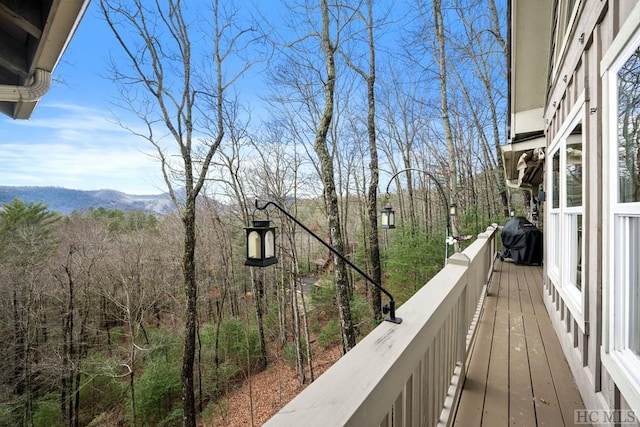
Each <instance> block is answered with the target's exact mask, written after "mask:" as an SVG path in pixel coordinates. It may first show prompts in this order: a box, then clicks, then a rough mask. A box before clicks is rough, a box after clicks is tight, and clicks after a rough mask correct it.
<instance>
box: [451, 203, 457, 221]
mask: <svg viewBox="0 0 640 427" xmlns="http://www.w3.org/2000/svg"><path fill="white" fill-rule="evenodd" d="M456 215H458V205H456V204H455V203H451V204H449V216H450V217H452V218H453V217H455V216H456Z"/></svg>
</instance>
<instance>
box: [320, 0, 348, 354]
mask: <svg viewBox="0 0 640 427" xmlns="http://www.w3.org/2000/svg"><path fill="white" fill-rule="evenodd" d="M320 9H321V14H322V51H323V53H324V58H325V61H326V62H325V67H326V72H327V75H326V78H325V83H324V109H323V111H322V117H321V118H320V123H319V125H318V129H317V130H316V135H315V141H314V149H315V151H316V154H317V155H318V159H319V160H320V170H321V175H322V182H323V184H324V201H325V205H326V209H327V216H328V220H329V230H330V237H331V244H332V245H333V247H334V248H335V249H336V250H337V251H338V252H339V253H341V254H344V240H343V238H342V227H341V225H340V209H339V206H338V195H337V193H336V186H335V182H334V170H333V159H332V157H331V154H330V152H329V150H328V148H327V134H328V132H329V127H330V125H331V121H332V119H333V102H334V93H335V86H336V64H335V51H336V49H335V46H333V43H332V41H331V37H330V34H329V23H330V21H329V5H328V2H327V0H321V1H320ZM333 261H334V265H335V269H334V275H335V279H336V298H337V302H338V311H339V314H340V323H341V325H342V348H343V351H344V352H345V353H346V352H347V351H349V350H351V349H352V348H353V347H354V346H355V345H356V334H355V329H354V327H353V319H352V318H351V306H350V301H349V294H350V292H349V280H348V277H347V268H346V265H345V263H344V261H343V260H342V259H340V258H339V257H338V256H334V257H333Z"/></svg>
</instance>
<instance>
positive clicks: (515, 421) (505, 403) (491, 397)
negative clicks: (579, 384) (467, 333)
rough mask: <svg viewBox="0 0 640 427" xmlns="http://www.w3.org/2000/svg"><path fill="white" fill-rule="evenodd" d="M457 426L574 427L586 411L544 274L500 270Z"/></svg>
mask: <svg viewBox="0 0 640 427" xmlns="http://www.w3.org/2000/svg"><path fill="white" fill-rule="evenodd" d="M470 351H471V356H470V358H469V361H468V371H467V377H466V380H465V384H464V388H463V390H462V395H461V398H460V401H459V404H458V409H457V413H456V416H455V422H454V424H455V425H457V426H463V427H468V426H492V427H493V426H507V425H517V426H538V425H548V426H568V425H574V410H576V409H584V405H583V403H582V399H581V397H580V394H579V392H578V390H577V388H576V386H575V382H574V380H573V377H572V375H571V372H570V370H569V366H568V364H567V362H566V360H565V357H564V354H563V353H562V349H561V348H560V343H559V341H558V338H557V336H556V333H555V331H554V329H553V326H552V324H551V320H550V319H549V315H548V314H547V311H546V309H545V306H544V302H543V300H542V268H541V267H534V266H523V265H516V264H514V263H511V262H508V261H504V262H503V261H499V260H497V261H496V263H495V270H494V273H493V276H492V280H491V283H490V284H489V287H488V295H487V297H486V298H485V304H484V311H483V313H482V316H481V318H480V323H479V329H478V332H477V336H476V339H475V343H474V345H473V348H472V349H471V350H470Z"/></svg>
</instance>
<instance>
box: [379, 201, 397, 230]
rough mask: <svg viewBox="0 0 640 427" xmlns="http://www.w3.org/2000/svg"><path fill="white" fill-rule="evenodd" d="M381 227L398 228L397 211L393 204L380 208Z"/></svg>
mask: <svg viewBox="0 0 640 427" xmlns="http://www.w3.org/2000/svg"><path fill="white" fill-rule="evenodd" d="M380 228H384V229H386V230H388V229H391V228H396V213H395V211H394V210H393V208H392V207H391V206H385V207H384V208H382V209H381V210H380Z"/></svg>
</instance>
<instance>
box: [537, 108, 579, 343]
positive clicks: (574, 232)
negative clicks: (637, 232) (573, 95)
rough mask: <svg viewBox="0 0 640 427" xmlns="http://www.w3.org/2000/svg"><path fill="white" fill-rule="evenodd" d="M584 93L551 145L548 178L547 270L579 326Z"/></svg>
mask: <svg viewBox="0 0 640 427" xmlns="http://www.w3.org/2000/svg"><path fill="white" fill-rule="evenodd" d="M583 116H584V97H582V99H581V100H579V102H577V103H576V105H575V107H574V109H573V110H572V111H571V113H570V114H569V117H568V119H567V121H566V125H565V126H564V127H563V129H561V130H560V131H559V132H558V138H557V139H556V140H554V141H553V142H552V144H551V145H550V150H549V153H550V156H549V157H547V158H548V160H547V161H548V162H549V163H550V164H549V165H548V167H547V170H548V176H547V182H549V183H550V185H551V192H552V196H551V206H550V209H549V217H548V229H547V230H548V232H547V242H548V243H547V245H546V247H547V248H548V254H547V260H548V262H549V269H548V274H549V277H550V278H551V281H552V282H553V283H554V284H555V287H556V289H557V290H558V292H559V293H560V296H561V297H562V299H563V301H564V302H565V304H566V305H567V307H568V308H569V310H570V311H571V314H572V315H573V317H574V319H575V320H576V322H577V323H578V324H579V325H580V328H581V329H582V330H584V295H585V292H583V283H584V281H583V277H582V260H583V258H584V256H583V252H584V248H583V244H582V229H583V200H584V191H585V187H584V186H585V182H584V180H583V165H584V164H585V154H584V149H583V145H584V142H583V137H584V135H583V132H582V122H583Z"/></svg>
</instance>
